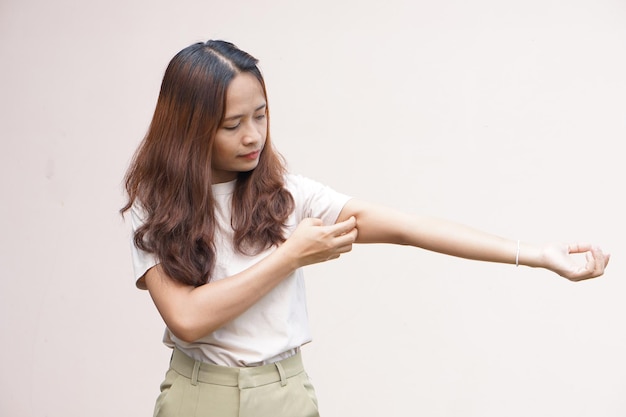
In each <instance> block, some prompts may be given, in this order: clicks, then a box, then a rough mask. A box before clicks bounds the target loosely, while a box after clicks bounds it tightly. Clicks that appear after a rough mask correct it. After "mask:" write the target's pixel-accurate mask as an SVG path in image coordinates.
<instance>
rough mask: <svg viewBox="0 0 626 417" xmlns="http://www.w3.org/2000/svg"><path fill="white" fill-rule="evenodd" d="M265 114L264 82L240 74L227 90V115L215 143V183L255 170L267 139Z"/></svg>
mask: <svg viewBox="0 0 626 417" xmlns="http://www.w3.org/2000/svg"><path fill="white" fill-rule="evenodd" d="M266 111H267V102H266V100H265V95H264V94H263V87H261V83H259V81H258V80H257V79H256V78H255V77H254V75H252V74H248V73H241V74H237V75H236V76H235V78H233V80H232V81H231V83H230V85H229V86H228V90H227V91H226V113H225V116H224V121H223V122H222V125H221V126H220V127H219V129H218V131H217V134H216V135H215V142H214V144H213V158H212V159H211V166H212V170H213V183H214V184H217V183H222V182H227V181H231V180H234V179H235V178H237V174H238V173H239V172H247V171H251V170H253V169H254V168H256V166H257V164H258V163H259V156H260V155H261V151H262V150H263V146H264V145H265V138H266V137H267V117H266Z"/></svg>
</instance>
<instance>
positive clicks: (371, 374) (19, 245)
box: [0, 0, 626, 417]
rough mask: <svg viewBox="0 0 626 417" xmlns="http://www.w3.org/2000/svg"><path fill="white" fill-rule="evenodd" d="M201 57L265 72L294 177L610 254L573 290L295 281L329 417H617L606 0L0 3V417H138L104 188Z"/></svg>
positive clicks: (373, 254)
mask: <svg viewBox="0 0 626 417" xmlns="http://www.w3.org/2000/svg"><path fill="white" fill-rule="evenodd" d="M209 38H221V39H227V40H230V41H232V42H234V43H236V44H237V45H238V46H240V47H241V48H243V49H244V50H247V51H249V52H251V53H252V54H253V55H255V56H256V57H257V58H259V59H260V66H261V69H262V71H263V72H264V74H265V76H266V81H267V85H268V89H269V100H270V107H271V112H272V134H273V139H274V141H275V144H276V145H277V147H278V149H279V150H280V151H281V152H282V153H283V154H284V155H285V157H286V158H287V159H288V161H289V167H290V169H291V170H292V171H293V172H297V173H301V174H304V175H307V176H310V177H312V178H315V179H317V180H319V181H321V182H323V183H326V184H328V185H331V186H332V187H333V188H335V189H337V190H339V191H342V192H344V193H348V194H351V195H353V196H355V197H358V198H362V199H366V200H370V201H375V202H381V203H385V204H388V205H391V206H394V207H396V208H399V209H402V210H405V211H409V212H415V213H425V214H432V215H436V216H441V217H446V218H449V219H452V220H456V221H460V222H463V223H466V224H469V225H471V226H474V227H477V228H481V229H485V230H489V231H491V232H494V233H496V234H499V235H503V236H507V237H510V238H513V239H522V240H525V241H536V242H542V241H551V240H563V241H590V242H594V243H598V244H600V245H601V246H602V247H603V248H605V249H606V250H607V251H610V252H611V253H612V254H613V259H612V261H611V264H610V266H609V268H608V269H607V273H606V275H605V276H604V277H602V278H600V279H597V280H592V281H587V282H582V283H570V282H568V281H566V280H564V279H562V278H560V277H558V276H557V275H554V274H552V273H549V272H547V271H544V270H535V269H531V268H526V267H519V268H515V266H512V265H494V264H485V263H479V262H473V261H467V260H461V259H455V258H450V257H446V256H443V255H439V254H434V253H429V252H426V251H423V250H419V249H414V248H406V247H391V246H382V245H374V246H359V247H356V248H355V249H354V250H353V252H352V253H350V254H348V255H345V256H344V257H342V258H341V259H340V260H337V261H332V262H329V263H326V264H322V265H315V266H312V267H309V268H308V270H307V271H306V274H307V286H308V287H307V288H308V293H309V294H308V295H309V311H310V315H311V322H312V326H313V332H314V342H313V343H311V344H309V345H307V346H306V347H305V348H304V349H303V351H304V354H305V361H306V364H307V367H308V369H309V373H310V374H311V376H312V378H313V380H314V383H315V385H316V388H317V391H318V396H319V400H320V405H321V411H322V414H323V415H324V416H326V417H339V416H390V415H424V416H430V417H438V416H442V417H443V416H445V417H472V416H475V417H496V416H497V417H500V416H503V415H505V416H508V417H517V416H519V417H522V416H524V417H526V416H539V417H541V416H545V417H554V416H568V417H580V416H589V417H591V416H593V417H598V416H601V417H623V416H624V415H626V396H625V395H624V392H625V391H626V360H625V359H624V351H625V349H626V331H625V326H624V318H625V317H626V303H624V293H625V291H626V282H625V280H624V273H625V268H626V266H625V265H624V260H623V254H624V251H625V250H626V244H625V240H624V231H625V227H624V224H625V222H624V213H625V212H626V207H625V203H624V198H623V181H624V178H625V174H626V168H625V165H624V162H623V159H624V157H623V155H624V153H623V142H624V138H625V137H626V117H625V116H626V82H625V77H624V74H626V54H624V51H626V3H625V2H623V1H621V0H574V1H571V0H570V1H565V0H541V1H539V0H526V1H497V0H477V1H472V2H466V1H461V0H457V1H439V2H433V1H424V0H419V1H402V0H389V1H386V2H373V1H365V2H363V1H357V0H346V1H336V0H333V1H330V0H318V1H315V2H295V1H286V0H281V1H278V0H277V1H255V0H247V1H241V0H232V1H221V2H217V1H191V0H181V1H177V2H171V1H162V0H159V1H154V0H152V1H147V0H128V1H115V0H113V1H78V0H74V1H71V0H57V1H54V2H51V1H43V0H0V75H1V76H0V132H1V135H2V139H1V141H0V178H1V179H0V186H1V188H0V195H1V196H2V204H0V236H1V237H0V274H1V277H0V342H1V346H2V347H1V354H0V369H1V370H2V372H0V415H2V416H10V417H42V416H47V417H57V416H58V417H61V416H63V417H74V416H76V417H84V416H89V417H99V416H103V417H104V416H106V417H110V416H149V415H151V413H152V407H153V404H154V400H155V398H156V396H157V394H158V386H159V384H160V382H161V380H162V377H163V375H164V373H165V370H166V368H167V361H168V357H169V351H168V349H167V348H165V347H164V346H163V345H162V344H161V336H162V332H163V323H162V321H161V319H160V317H159V315H158V313H157V311H156V309H155V308H154V306H153V304H152V302H151V300H150V297H149V295H148V293H147V292H142V291H139V290H137V289H135V287H134V282H133V275H132V269H131V261H130V252H129V244H130V243H129V233H130V226H129V224H128V223H126V222H124V221H123V220H122V218H121V217H120V216H119V214H118V213H117V210H118V209H119V208H120V207H121V206H122V205H123V203H124V194H123V191H122V186H121V182H122V177H123V175H124V172H125V169H126V167H127V166H128V163H129V161H130V158H131V157H132V154H133V152H134V150H135V149H136V147H137V145H138V144H139V142H140V140H141V139H142V136H143V134H144V133H145V131H146V128H147V127H148V124H149V122H150V118H151V115H152V111H153V109H154V106H155V103H156V98H157V94H158V90H159V86H160V81H161V77H162V75H163V71H164V69H165V66H166V65H167V63H168V61H169V60H170V58H171V57H172V56H173V55H174V54H175V53H176V52H178V51H179V50H180V49H182V48H184V47H186V46H187V45H189V44H191V43H193V42H196V41H204V40H207V39H209ZM512 256H513V255H512Z"/></svg>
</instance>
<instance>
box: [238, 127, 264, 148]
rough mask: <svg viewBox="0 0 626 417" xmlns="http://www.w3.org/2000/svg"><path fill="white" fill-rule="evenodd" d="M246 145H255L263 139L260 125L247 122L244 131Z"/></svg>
mask: <svg viewBox="0 0 626 417" xmlns="http://www.w3.org/2000/svg"><path fill="white" fill-rule="evenodd" d="M242 140H243V143H244V145H254V144H256V143H258V142H260V141H261V140H263V132H262V129H261V128H260V127H259V126H256V125H255V124H254V122H249V123H246V126H245V130H244V132H243V138H242Z"/></svg>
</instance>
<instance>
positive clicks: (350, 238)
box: [146, 217, 357, 342]
mask: <svg viewBox="0 0 626 417" xmlns="http://www.w3.org/2000/svg"><path fill="white" fill-rule="evenodd" d="M355 225H356V221H355V219H354V218H349V217H348V218H347V219H346V220H345V221H343V222H339V223H337V224H335V225H332V226H323V225H322V224H321V221H320V220H317V219H305V220H303V221H302V222H301V223H300V225H298V227H297V228H296V230H295V231H294V233H293V234H292V236H291V237H289V239H287V241H286V242H285V243H283V244H282V245H281V246H279V247H278V248H277V249H276V251H274V252H272V253H271V254H270V255H268V256H267V257H266V258H265V259H263V260H262V261H260V262H259V263H257V264H255V265H253V266H251V267H250V268H248V269H246V270H244V271H242V272H240V273H238V274H236V275H233V276H231V277H228V278H225V279H221V280H218V281H214V282H209V283H208V284H205V285H202V286H200V287H192V286H188V285H185V284H181V283H180V282H178V281H175V280H174V279H172V278H171V277H169V276H168V275H167V274H166V273H165V272H164V271H163V268H162V267H161V266H160V265H157V266H155V267H153V268H151V269H150V270H149V271H148V272H147V273H146V285H147V287H148V290H149V292H150V295H151V297H152V299H153V301H154V303H155V305H156V307H157V309H158V310H159V313H160V314H161V317H163V320H164V321H165V323H166V325H167V326H168V328H169V329H170V330H171V331H172V333H174V334H175V335H176V336H177V337H178V338H180V339H182V340H184V341H187V342H191V341H194V340H197V339H199V338H201V337H203V336H205V335H207V334H209V333H211V332H213V331H214V330H216V329H218V328H219V327H221V326H222V325H223V324H225V323H227V322H229V321H231V320H233V319H234V318H236V317H237V316H239V315H240V314H242V313H243V312H244V311H246V310H247V309H248V308H250V307H251V306H252V305H253V304H254V303H256V302H257V301H258V300H260V299H261V298H262V297H263V296H264V295H266V294H267V293H268V292H269V291H271V290H272V288H274V287H275V286H276V285H278V284H279V283H280V282H281V281H282V280H283V279H285V278H286V277H287V276H288V275H289V274H291V273H292V272H293V271H295V270H296V269H297V268H300V267H302V266H305V265H310V264H314V263H318V262H324V261H326V260H329V259H335V258H338V257H339V256H340V255H341V254H342V253H345V252H348V251H350V250H351V248H352V243H353V242H354V241H355V239H356V236H357V231H356V229H355Z"/></svg>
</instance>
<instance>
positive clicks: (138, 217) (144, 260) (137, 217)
mask: <svg viewBox="0 0 626 417" xmlns="http://www.w3.org/2000/svg"><path fill="white" fill-rule="evenodd" d="M144 219H145V217H144V212H143V210H142V209H141V207H139V206H138V205H137V204H133V206H132V207H131V208H130V220H131V224H132V228H133V236H134V235H135V231H136V230H137V229H138V228H139V227H140V226H141V225H142V224H143V222H144ZM130 250H131V255H132V258H133V269H134V272H135V274H134V275H135V285H137V288H140V289H142V290H145V289H147V288H146V284H145V283H144V281H143V276H144V275H145V273H146V272H148V269H150V268H152V267H153V266H155V265H156V264H157V263H158V261H157V259H156V257H155V256H154V255H153V254H151V253H148V252H145V251H143V250H141V249H139V248H138V247H137V246H136V245H135V241H134V239H133V238H131V245H130Z"/></svg>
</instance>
